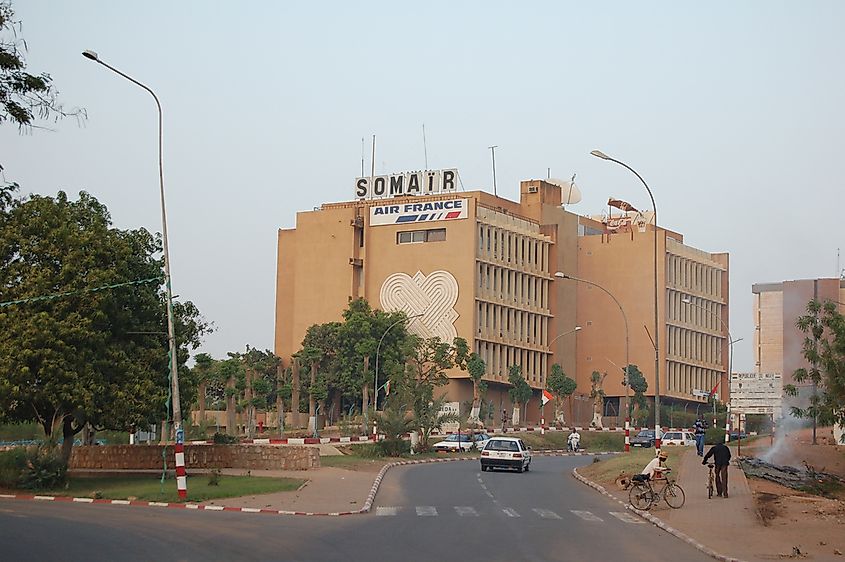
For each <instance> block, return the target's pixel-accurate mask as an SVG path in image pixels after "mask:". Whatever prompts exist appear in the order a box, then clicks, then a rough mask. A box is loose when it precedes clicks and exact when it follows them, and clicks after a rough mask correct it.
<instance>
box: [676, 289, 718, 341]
mask: <svg viewBox="0 0 845 562" xmlns="http://www.w3.org/2000/svg"><path fill="white" fill-rule="evenodd" d="M685 300H687V301H689V302H684V301H685ZM667 304H668V308H667V314H668V319H669V320H670V321H675V322H678V323H683V324H692V325H693V326H697V327H700V328H704V329H707V330H711V331H713V332H720V333H721V332H722V322H723V320H722V308H723V307H724V306H725V305H723V304H721V303H718V302H714V301H712V300H709V299H702V298H700V297H694V296H691V295H686V294H684V293H679V292H677V291H669V296H668V303H667Z"/></svg>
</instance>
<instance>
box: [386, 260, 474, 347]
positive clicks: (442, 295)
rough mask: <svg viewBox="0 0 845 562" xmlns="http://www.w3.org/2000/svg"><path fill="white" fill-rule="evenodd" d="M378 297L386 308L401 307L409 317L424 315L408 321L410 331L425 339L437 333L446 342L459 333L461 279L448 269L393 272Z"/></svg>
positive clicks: (396, 308) (394, 309) (387, 309)
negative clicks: (425, 273)
mask: <svg viewBox="0 0 845 562" xmlns="http://www.w3.org/2000/svg"><path fill="white" fill-rule="evenodd" d="M379 299H380V300H381V307H382V309H383V310H385V311H388V312H393V311H397V310H401V311H403V312H405V313H406V314H407V315H408V316H414V315H415V314H422V316H420V317H419V318H415V319H414V320H413V321H411V322H409V323H408V331H409V332H411V333H413V334H416V335H418V336H420V337H423V338H430V337H434V336H438V337H439V338H440V339H441V340H443V341H444V342H447V343H452V340H453V339H455V337H457V335H458V331H457V330H456V329H455V320H457V319H458V313H457V312H456V311H455V304H456V303H457V302H458V280H457V279H455V276H454V275H452V274H451V273H449V272H448V271H442V270H440V271H432V272H431V274H430V275H428V276H425V275H423V274H422V272H420V271H417V272H416V274H414V276H413V277H411V276H410V275H408V274H407V273H394V274H393V275H390V276H388V277H387V279H385V280H384V283H383V284H382V286H381V294H380V295H379Z"/></svg>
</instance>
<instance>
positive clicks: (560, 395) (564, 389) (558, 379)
mask: <svg viewBox="0 0 845 562" xmlns="http://www.w3.org/2000/svg"><path fill="white" fill-rule="evenodd" d="M546 386H547V388H548V389H549V392H551V393H552V394H554V395H555V414H554V419H555V422H559V423H561V424H565V423H566V420H565V419H564V418H563V411H562V410H561V408H560V405H561V401H562V400H563V399H564V398H567V399H569V400H570V402H571V400H572V395H573V394H574V393H575V390H576V389H577V388H578V383H576V382H575V381H574V380H573V379H572V378H570V377H569V376H567V374H566V373H564V372H563V368H562V367H561V366H560V365H558V364H557V363H555V364H554V365H552V373H551V374H550V375H549V380H548V381H547V383H546ZM569 410H570V412H569V413H570V414H571V413H572V408H571V404H570V408H569Z"/></svg>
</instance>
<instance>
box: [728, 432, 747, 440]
mask: <svg viewBox="0 0 845 562" xmlns="http://www.w3.org/2000/svg"><path fill="white" fill-rule="evenodd" d="M746 437H748V435H747V434H746V433H745V432H744V431H742V432H740V431H731V441H736V440H737V439H745V438H746Z"/></svg>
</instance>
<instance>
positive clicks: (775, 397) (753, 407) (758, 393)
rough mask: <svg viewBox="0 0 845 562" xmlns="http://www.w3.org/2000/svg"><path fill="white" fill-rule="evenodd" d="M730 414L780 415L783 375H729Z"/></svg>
mask: <svg viewBox="0 0 845 562" xmlns="http://www.w3.org/2000/svg"><path fill="white" fill-rule="evenodd" d="M730 384H731V404H730V406H731V413H734V414H774V415H775V416H776V417H780V415H781V407H782V405H783V375H781V374H780V373H731V382H730Z"/></svg>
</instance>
